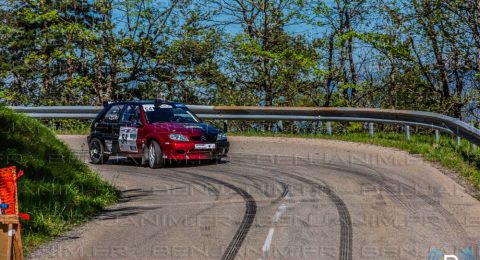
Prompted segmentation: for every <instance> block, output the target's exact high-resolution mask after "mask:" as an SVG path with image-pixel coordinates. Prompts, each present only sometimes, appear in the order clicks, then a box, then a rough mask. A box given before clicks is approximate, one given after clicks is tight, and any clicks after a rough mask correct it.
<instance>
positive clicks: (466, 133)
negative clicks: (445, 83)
mask: <svg viewBox="0 0 480 260" xmlns="http://www.w3.org/2000/svg"><path fill="white" fill-rule="evenodd" d="M188 107H189V108H190V109H191V110H192V111H193V112H194V113H196V114H197V115H198V117H200V118H202V119H214V120H248V121H250V120H262V121H279V120H285V121H325V122H330V121H337V122H368V123H385V124H401V125H405V126H412V125H414V126H421V127H427V128H431V129H435V130H438V131H443V132H447V133H450V134H454V135H456V136H457V137H461V138H464V139H466V140H468V141H470V142H472V143H473V144H476V145H480V130H479V129H477V128H475V127H474V126H471V125H469V124H467V123H465V122H463V121H461V120H459V119H456V118H453V117H449V116H446V115H442V114H437V113H431V112H421V111H408V110H392V109H370V108H332V107H328V108H324V107H319V108H316V107H315V108H314V107H245V106H201V105H188ZM10 108H11V109H13V110H15V111H16V112H20V113H26V114H27V115H28V116H30V117H33V118H40V119H93V118H95V117H96V115H97V114H98V112H99V111H100V110H102V109H103V107H98V106H43V107H20V106H17V107H10ZM371 128H372V127H371ZM406 128H407V131H409V127H406ZM372 131H373V130H371V132H372ZM407 136H409V133H407Z"/></svg>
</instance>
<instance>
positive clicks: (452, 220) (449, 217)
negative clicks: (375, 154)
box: [237, 157, 466, 237]
mask: <svg viewBox="0 0 480 260" xmlns="http://www.w3.org/2000/svg"><path fill="white" fill-rule="evenodd" d="M238 158H240V159H241V158H242V157H237V159H238ZM245 158H246V159H248V157H245ZM298 158H301V157H298ZM305 159H308V158H305ZM237 163H238V162H237ZM352 165H354V166H360V167H363V168H365V169H367V170H370V171H371V172H372V173H373V174H367V173H364V172H361V171H358V170H348V169H345V168H342V167H340V166H338V165H336V164H332V163H325V162H316V163H315V166H322V167H324V168H327V169H328V168H330V169H333V170H339V171H341V172H344V173H347V174H350V175H352V176H361V177H364V178H366V179H367V180H369V181H371V182H372V183H375V184H377V185H379V187H380V188H381V189H382V190H383V191H385V192H386V193H388V194H389V198H390V199H392V200H393V201H395V202H396V203H397V204H398V205H400V206H401V207H403V208H404V209H405V210H407V211H408V212H410V213H412V214H415V213H416V208H415V206H413V205H411V203H410V202H409V201H406V200H405V197H406V196H405V195H402V194H401V193H400V194H399V192H398V191H397V190H395V187H402V189H403V190H404V191H406V192H408V193H409V194H412V195H413V196H416V197H417V198H419V199H421V200H422V201H423V202H424V203H426V204H427V205H429V206H431V207H432V208H433V209H434V210H435V211H437V212H438V213H439V214H440V215H441V216H442V217H443V218H444V219H445V221H446V222H447V223H449V224H450V225H451V226H450V227H449V228H450V230H451V231H453V232H454V233H455V234H456V235H457V236H459V237H462V236H463V235H464V234H465V233H466V231H465V229H464V227H463V226H462V224H460V222H459V221H458V220H457V218H456V217H455V216H454V215H453V214H452V213H451V212H449V211H448V210H447V209H445V208H444V207H443V206H442V205H441V204H440V203H439V202H438V201H436V200H435V199H432V198H431V197H429V196H428V195H426V194H424V193H422V192H420V191H418V189H416V188H415V187H413V186H412V185H409V184H406V183H403V182H400V181H397V180H395V179H393V178H390V177H387V176H385V174H383V173H382V172H380V171H378V170H376V169H375V168H373V167H370V166H368V165H365V164H359V163H350V167H351V166H352ZM268 169H270V170H277V169H276V168H268ZM387 183H388V184H390V186H389V185H387ZM392 186H393V188H392Z"/></svg>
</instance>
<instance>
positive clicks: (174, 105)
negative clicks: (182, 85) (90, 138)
mask: <svg viewBox="0 0 480 260" xmlns="http://www.w3.org/2000/svg"><path fill="white" fill-rule="evenodd" d="M147 104H166V105H171V106H173V107H186V106H185V104H183V103H178V102H169V101H165V100H130V101H117V102H109V103H108V104H105V105H104V106H105V107H110V106H113V105H147Z"/></svg>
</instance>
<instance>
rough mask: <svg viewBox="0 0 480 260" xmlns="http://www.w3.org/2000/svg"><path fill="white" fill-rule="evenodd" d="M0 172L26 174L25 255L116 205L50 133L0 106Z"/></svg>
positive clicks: (113, 194)
mask: <svg viewBox="0 0 480 260" xmlns="http://www.w3.org/2000/svg"><path fill="white" fill-rule="evenodd" d="M0 137H1V138H0V147H2V157H1V158H2V160H1V161H0V167H6V166H12V165H15V166H17V167H18V169H21V170H23V171H24V172H25V175H24V176H23V177H22V178H21V179H20V181H19V183H18V191H19V204H20V211H21V212H25V213H28V214H30V216H31V220H30V221H25V222H22V228H23V229H22V230H23V240H24V246H25V247H24V248H25V250H26V252H28V251H30V250H31V249H32V248H33V247H35V246H38V245H39V244H40V243H42V242H45V241H46V240H47V239H50V238H52V237H55V236H58V235H60V234H62V233H63V232H64V231H65V230H68V229H69V228H71V227H73V225H76V224H79V223H82V222H84V221H86V220H87V219H88V218H89V217H90V216H92V215H93V214H95V213H97V212H98V211H100V210H101V209H102V208H104V207H105V206H107V205H109V204H111V203H113V202H115V201H116V199H117V197H118V193H117V191H116V190H115V189H114V188H113V187H111V186H110V185H108V184H107V183H106V182H104V181H102V180H101V179H100V177H99V176H98V175H96V174H95V173H93V172H92V171H91V170H90V169H89V168H88V167H87V166H86V165H85V164H84V163H82V162H80V161H79V160H78V159H77V158H76V157H75V155H74V154H73V153H72V152H71V151H70V150H69V149H68V148H67V146H66V145H65V144H63V143H62V142H61V141H59V140H58V139H57V138H56V137H55V135H54V134H53V132H52V131H51V130H49V129H48V128H47V127H45V126H43V125H42V124H40V123H39V122H37V121H36V120H34V119H31V118H27V117H26V116H23V115H19V114H16V113H14V112H12V111H11V110H9V109H6V108H1V107H0Z"/></svg>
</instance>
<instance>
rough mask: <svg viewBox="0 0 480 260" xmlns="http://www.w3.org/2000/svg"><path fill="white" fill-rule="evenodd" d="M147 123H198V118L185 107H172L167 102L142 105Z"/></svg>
mask: <svg viewBox="0 0 480 260" xmlns="http://www.w3.org/2000/svg"><path fill="white" fill-rule="evenodd" d="M143 110H144V111H145V116H146V118H147V121H148V123H149V124H151V123H156V122H177V123H198V122H200V120H199V119H198V118H197V117H196V116H195V115H194V114H193V113H192V112H190V111H189V110H188V109H187V108H186V107H172V106H171V105H167V104H159V105H153V104H149V105H143Z"/></svg>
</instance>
